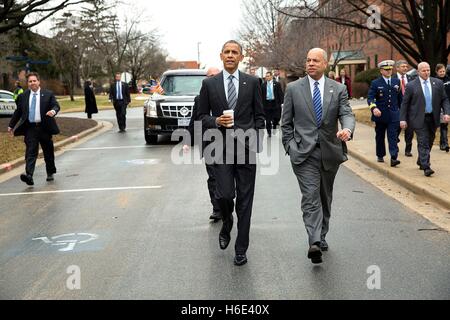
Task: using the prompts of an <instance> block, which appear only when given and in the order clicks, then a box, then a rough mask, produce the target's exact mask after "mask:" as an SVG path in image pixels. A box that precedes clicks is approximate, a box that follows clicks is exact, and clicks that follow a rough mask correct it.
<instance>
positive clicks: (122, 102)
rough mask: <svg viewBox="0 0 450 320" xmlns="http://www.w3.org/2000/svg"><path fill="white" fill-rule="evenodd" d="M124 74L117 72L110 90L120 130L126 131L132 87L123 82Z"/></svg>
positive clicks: (110, 98) (110, 97)
mask: <svg viewBox="0 0 450 320" xmlns="http://www.w3.org/2000/svg"><path fill="white" fill-rule="evenodd" d="M121 77H122V75H121V73H120V72H117V73H116V74H115V76H114V80H115V81H114V82H113V83H112V84H111V88H110V91H109V100H110V101H112V102H113V105H114V109H115V110H116V117H117V124H118V125H119V132H121V133H123V132H125V129H126V126H127V106H128V105H129V104H130V102H131V97H130V89H129V88H128V84H126V83H125V82H122V81H121V80H120V79H121Z"/></svg>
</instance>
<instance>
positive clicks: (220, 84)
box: [199, 40, 265, 266]
mask: <svg viewBox="0 0 450 320" xmlns="http://www.w3.org/2000/svg"><path fill="white" fill-rule="evenodd" d="M220 57H221V60H222V61H223V65H224V71H223V72H221V73H219V74H218V75H216V76H215V77H212V78H207V79H205V80H204V81H203V85H202V88H201V91H200V99H199V118H200V119H201V120H202V122H203V126H204V127H205V128H206V129H213V130H218V132H217V131H215V133H218V136H220V137H222V139H223V141H222V142H223V144H222V145H221V148H220V149H219V150H218V151H217V153H216V154H215V156H214V173H215V175H216V182H217V187H216V198H217V200H218V201H219V206H220V211H221V213H222V221H223V225H222V229H221V231H220V234H219V245H220V248H221V249H222V250H225V249H226V248H227V247H228V244H229V243H230V232H231V229H232V227H233V211H234V208H236V215H237V218H238V223H237V228H238V232H237V239H236V243H235V254H236V255H235V258H234V264H235V265H238V266H241V265H243V264H245V263H247V249H248V246H249V232H250V220H251V215H252V207H253V196H254V191H255V178H256V152H258V151H259V148H256V147H255V146H254V145H253V143H252V141H253V142H254V141H255V140H258V133H261V132H262V134H264V132H263V130H264V127H265V124H264V111H263V105H262V97H261V86H260V85H259V82H258V79H256V78H255V77H252V76H250V75H247V74H245V73H243V72H240V71H239V70H238V66H239V63H240V62H241V61H242V59H243V58H244V56H243V55H242V46H241V45H240V44H239V43H238V42H236V41H234V40H231V41H228V42H226V43H225V44H224V46H223V48H222V52H221V54H220ZM224 112H225V114H224ZM231 113H233V114H234V116H233V115H232V114H231ZM242 132H244V133H245V134H247V133H248V134H250V135H252V133H253V137H250V143H248V142H247V141H246V139H241V137H242V136H241V133H242ZM255 136H256V137H255ZM205 158H207V155H206V154H205ZM243 158H245V159H243ZM210 160H211V159H210ZM243 160H245V161H243ZM235 197H236V207H235V203H234V198H235Z"/></svg>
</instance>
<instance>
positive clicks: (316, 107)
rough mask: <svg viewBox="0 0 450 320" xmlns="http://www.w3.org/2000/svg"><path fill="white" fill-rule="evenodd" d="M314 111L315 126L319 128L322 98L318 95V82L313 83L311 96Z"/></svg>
mask: <svg viewBox="0 0 450 320" xmlns="http://www.w3.org/2000/svg"><path fill="white" fill-rule="evenodd" d="M313 104H314V111H315V112H316V121H317V126H318V127H320V123H321V122H322V96H321V94H320V89H319V82H318V81H316V82H315V83H314V95H313Z"/></svg>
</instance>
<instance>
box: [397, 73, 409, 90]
mask: <svg viewBox="0 0 450 320" xmlns="http://www.w3.org/2000/svg"><path fill="white" fill-rule="evenodd" d="M397 77H398V79H399V80H400V83H402V75H401V74H400V73H398V72H397ZM403 81H404V82H405V88H406V85H407V84H408V77H407V76H406V74H405V75H404V76H403Z"/></svg>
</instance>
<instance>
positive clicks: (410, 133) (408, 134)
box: [398, 127, 414, 153]
mask: <svg viewBox="0 0 450 320" xmlns="http://www.w3.org/2000/svg"><path fill="white" fill-rule="evenodd" d="M404 131H405V144H406V146H405V153H410V152H411V150H412V145H413V139H414V130H413V129H411V128H410V127H407V128H406V129H405V130H404ZM401 132H402V128H400V127H399V128H398V136H399V137H400V133H401ZM399 140H400V138H399Z"/></svg>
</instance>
